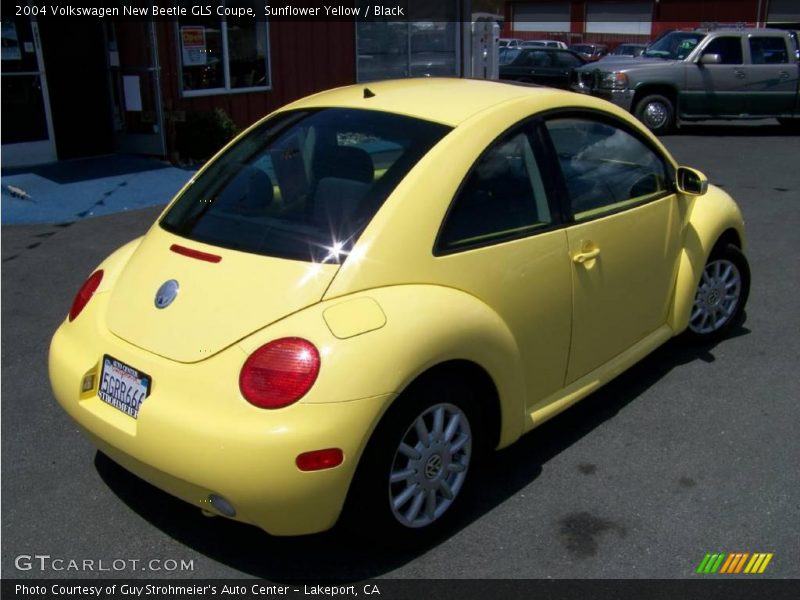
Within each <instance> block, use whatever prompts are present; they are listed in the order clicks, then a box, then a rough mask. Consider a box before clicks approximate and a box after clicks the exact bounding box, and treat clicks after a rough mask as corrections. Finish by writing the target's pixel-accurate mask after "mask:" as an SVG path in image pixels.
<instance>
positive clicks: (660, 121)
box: [633, 94, 675, 135]
mask: <svg viewBox="0 0 800 600" xmlns="http://www.w3.org/2000/svg"><path fill="white" fill-rule="evenodd" d="M633 114H634V115H635V116H636V118H637V119H639V120H640V121H641V122H642V123H644V124H645V125H646V126H647V128H648V129H649V130H650V131H652V132H653V133H655V134H656V135H663V134H665V133H669V132H670V131H672V128H673V127H674V126H675V107H674V106H673V104H672V101H671V100H670V99H669V98H667V97H665V96H661V95H660V94H651V95H649V96H645V97H644V98H642V99H641V100H639V102H637V103H636V107H635V109H634V111H633Z"/></svg>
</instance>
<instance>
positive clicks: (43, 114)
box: [0, 16, 56, 167]
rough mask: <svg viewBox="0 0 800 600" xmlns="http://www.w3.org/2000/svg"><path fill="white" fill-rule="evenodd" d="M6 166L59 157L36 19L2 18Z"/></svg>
mask: <svg viewBox="0 0 800 600" xmlns="http://www.w3.org/2000/svg"><path fill="white" fill-rule="evenodd" d="M2 112H3V127H2V130H0V137H1V138H2V147H3V148H2V151H3V166H4V167H13V166H21V165H31V164H41V163H46V162H52V161H54V160H56V148H55V144H54V141H53V124H52V119H51V116H50V106H49V102H48V95H47V80H46V78H45V74H44V68H43V62H42V58H41V44H40V42H39V31H38V28H37V25H36V22H35V21H33V20H31V19H30V18H29V17H22V16H21V17H3V19H2Z"/></svg>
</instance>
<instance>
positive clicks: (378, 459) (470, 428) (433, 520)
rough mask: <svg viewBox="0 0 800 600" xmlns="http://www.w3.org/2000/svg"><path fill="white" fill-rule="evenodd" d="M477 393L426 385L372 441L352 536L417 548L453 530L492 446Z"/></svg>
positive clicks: (350, 517) (350, 508)
mask: <svg viewBox="0 0 800 600" xmlns="http://www.w3.org/2000/svg"><path fill="white" fill-rule="evenodd" d="M481 412H482V411H481V410H480V408H479V405H478V400H477V397H476V390H475V388H474V387H470V386H469V383H468V382H467V381H464V379H463V378H462V379H460V380H459V379H455V378H454V377H443V376H441V375H438V376H433V377H423V378H422V379H420V380H419V381H417V382H416V383H415V384H413V385H412V386H411V387H410V388H409V389H408V390H407V391H406V392H404V393H403V395H402V396H401V397H400V398H398V399H397V400H396V401H395V404H394V405H393V406H391V407H390V408H389V410H388V411H387V413H386V415H385V416H384V417H383V419H382V420H381V422H380V424H379V425H378V427H377V428H376V430H375V432H374V433H373V435H372V437H371V439H370V442H369V443H368V444H367V447H366V449H365V451H364V454H363V456H362V458H361V462H360V464H359V466H358V469H357V471H356V475H355V478H354V480H353V483H352V485H351V488H350V492H349V494H348V499H347V504H346V506H345V510H344V514H343V523H344V526H345V527H346V528H347V529H348V530H349V532H350V533H352V534H355V535H357V536H359V537H366V538H368V539H371V540H372V539H378V538H380V539H381V540H382V541H384V542H385V540H387V539H390V540H392V541H393V542H394V543H401V544H416V543H421V542H424V541H425V540H428V539H430V538H431V537H432V536H435V535H438V534H439V533H441V532H442V531H443V530H444V529H446V528H447V526H448V523H449V522H450V521H451V520H452V519H453V517H454V515H455V514H456V513H457V511H458V509H459V507H460V505H461V504H463V502H464V498H465V497H466V496H467V495H468V494H469V491H470V487H471V484H472V481H473V480H474V479H475V475H476V471H477V467H478V465H479V463H480V462H481V459H482V458H483V457H484V456H485V454H486V449H487V444H486V438H485V435H484V431H483V428H482V427H481V424H482V423H483V422H485V420H484V419H483V418H482V414H481Z"/></svg>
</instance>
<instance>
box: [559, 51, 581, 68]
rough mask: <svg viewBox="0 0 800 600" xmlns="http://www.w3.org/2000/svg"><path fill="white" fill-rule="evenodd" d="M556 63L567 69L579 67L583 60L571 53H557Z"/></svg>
mask: <svg viewBox="0 0 800 600" xmlns="http://www.w3.org/2000/svg"><path fill="white" fill-rule="evenodd" d="M556 62H557V64H558V66H559V67H565V68H572V67H579V66H580V65H581V64H582V63H581V59H579V58H578V57H577V56H573V55H572V54H570V53H569V52H557V53H556Z"/></svg>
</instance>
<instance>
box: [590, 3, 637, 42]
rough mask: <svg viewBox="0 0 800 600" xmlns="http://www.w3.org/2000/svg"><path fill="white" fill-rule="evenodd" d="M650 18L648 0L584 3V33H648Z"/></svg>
mask: <svg viewBox="0 0 800 600" xmlns="http://www.w3.org/2000/svg"><path fill="white" fill-rule="evenodd" d="M652 18H653V3H652V2H650V1H649V0H630V1H620V2H601V1H599V0H598V1H595V2H587V3H586V33H627V34H630V35H650V31H651V21H652Z"/></svg>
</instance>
